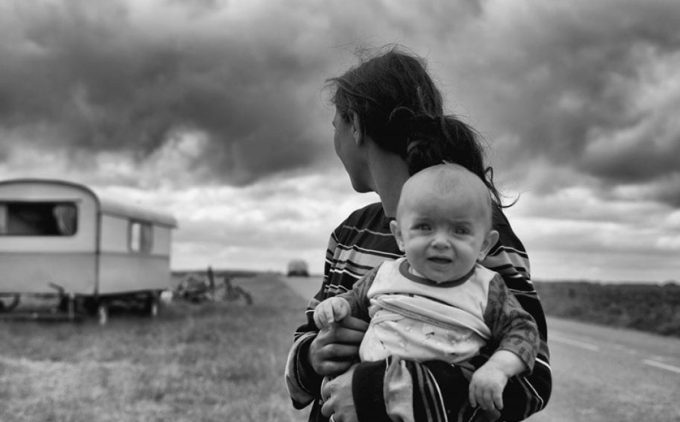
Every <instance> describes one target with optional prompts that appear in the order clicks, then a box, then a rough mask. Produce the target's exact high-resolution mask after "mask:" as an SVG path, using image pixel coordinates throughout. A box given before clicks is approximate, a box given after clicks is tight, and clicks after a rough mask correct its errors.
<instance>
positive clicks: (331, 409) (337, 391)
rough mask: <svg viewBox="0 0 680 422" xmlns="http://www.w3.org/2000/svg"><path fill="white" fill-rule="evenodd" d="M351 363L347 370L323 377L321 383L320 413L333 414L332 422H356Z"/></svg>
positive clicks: (327, 415)
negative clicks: (330, 376) (334, 375)
mask: <svg viewBox="0 0 680 422" xmlns="http://www.w3.org/2000/svg"><path fill="white" fill-rule="evenodd" d="M355 367H356V364H354V365H352V366H351V367H350V368H349V370H347V372H345V373H344V374H342V375H338V376H337V377H335V378H332V379H329V378H325V379H324V382H323V384H321V397H323V398H324V402H323V406H321V414H322V415H324V416H326V417H330V416H331V415H332V416H333V419H332V420H333V421H334V422H358V420H359V418H358V417H357V411H356V408H355V407H354V398H353V396H352V377H353V376H354V368H355Z"/></svg>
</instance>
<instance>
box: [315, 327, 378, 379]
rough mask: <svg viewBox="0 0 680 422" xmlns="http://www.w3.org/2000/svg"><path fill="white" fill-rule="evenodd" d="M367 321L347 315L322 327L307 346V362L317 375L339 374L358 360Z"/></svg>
mask: <svg viewBox="0 0 680 422" xmlns="http://www.w3.org/2000/svg"><path fill="white" fill-rule="evenodd" d="M367 328H368V323H367V322H366V321H362V320H360V319H358V318H355V317H351V316H348V317H346V318H344V319H343V320H342V321H340V322H338V323H333V324H329V325H328V326H327V327H324V328H322V329H321V330H320V331H319V334H318V335H317V336H316V338H315V339H314V340H313V341H312V343H311V344H310V346H309V362H310V363H311V365H312V368H314V371H316V373H317V374H319V375H324V376H334V375H339V374H342V373H343V372H345V371H346V370H347V369H349V367H350V366H352V364H353V363H355V362H357V361H358V360H359V344H360V343H361V339H362V338H364V333H365V332H366V329H367Z"/></svg>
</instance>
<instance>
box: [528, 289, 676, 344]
mask: <svg viewBox="0 0 680 422" xmlns="http://www.w3.org/2000/svg"><path fill="white" fill-rule="evenodd" d="M534 284H535V286H536V290H537V291H538V294H539V295H540V297H541V302H542V303H543V307H544V309H545V312H546V314H547V315H551V316H556V317H562V318H570V319H575V320H579V321H584V322H594V323H598V324H603V325H610V326H615V327H624V328H633V329H637V330H641V331H647V332H651V333H656V334H662V335H666V336H674V337H680V285H678V284H673V283H666V284H663V285H656V284H599V283H591V282H553V281H550V282H534Z"/></svg>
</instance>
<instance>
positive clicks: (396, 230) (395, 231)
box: [390, 220, 404, 252]
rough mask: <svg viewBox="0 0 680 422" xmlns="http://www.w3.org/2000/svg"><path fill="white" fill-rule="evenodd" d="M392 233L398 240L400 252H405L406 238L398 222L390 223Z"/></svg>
mask: <svg viewBox="0 0 680 422" xmlns="http://www.w3.org/2000/svg"><path fill="white" fill-rule="evenodd" d="M390 231H391V232H392V236H394V238H395V239H396V240H397V246H399V250H400V251H402V252H404V238H403V236H402V233H401V228H399V223H397V220H392V221H390Z"/></svg>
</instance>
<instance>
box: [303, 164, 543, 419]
mask: <svg viewBox="0 0 680 422" xmlns="http://www.w3.org/2000/svg"><path fill="white" fill-rule="evenodd" d="M493 206H494V205H493V202H492V199H491V195H490V193H489V191H488V189H487V187H486V185H485V184H484V182H483V181H482V180H481V179H480V178H479V177H477V176H476V175H475V174H473V173H472V172H470V171H468V170H467V169H465V168H464V167H462V166H459V165H456V164H441V165H437V166H433V167H429V168H427V169H425V170H422V171H420V172H418V173H416V174H415V175H413V176H412V177H411V178H410V179H409V180H408V181H407V182H406V183H405V184H404V187H403V188H402V192H401V196H400V199H399V204H398V208H397V216H396V220H395V221H392V222H391V223H390V228H391V231H392V233H393V234H394V237H395V239H396V241H397V244H398V246H399V249H400V250H401V251H402V252H404V253H405V257H403V258H399V259H397V260H396V261H385V262H383V263H382V264H381V265H380V266H378V267H376V268H375V269H374V270H373V271H371V272H370V273H368V274H367V275H366V276H365V277H364V278H362V279H361V280H359V281H358V282H357V283H356V284H355V285H354V287H353V288H352V290H350V291H349V292H347V293H344V294H341V295H338V296H335V297H332V298H329V299H326V300H324V301H323V302H321V303H320V304H319V305H318V306H317V307H316V309H315V311H314V321H315V323H316V325H317V326H318V327H319V328H322V327H324V326H326V325H328V324H331V323H334V322H337V321H340V320H342V319H343V318H345V317H346V316H348V315H353V316H356V317H360V318H363V319H366V320H369V319H370V324H369V328H368V330H367V331H366V334H365V336H364V338H363V340H362V342H361V345H360V348H359V357H360V359H361V360H362V361H378V360H382V359H385V358H386V357H388V356H395V357H400V358H404V359H409V360H416V361H429V360H439V361H446V362H449V363H451V364H456V365H460V364H464V363H465V362H466V361H467V360H468V359H470V358H471V357H473V356H475V355H477V354H478V353H479V350H480V349H481V348H482V347H483V346H485V345H486V344H487V343H489V344H491V345H493V346H494V353H493V355H492V356H491V357H490V358H489V360H488V361H487V362H486V363H484V364H483V365H482V366H481V367H479V369H477V370H476V371H475V372H474V373H473V374H472V377H471V379H470V387H469V401H470V404H471V405H472V406H473V407H476V406H479V407H482V408H483V409H485V410H493V409H499V410H500V409H502V408H503V400H502V395H503V389H504V387H505V385H506V383H507V381H508V378H510V377H512V376H515V375H518V374H520V373H523V372H525V371H531V370H532V369H533V365H534V361H535V359H536V352H537V349H538V343H539V336H538V330H537V327H536V324H535V322H534V320H533V318H532V317H531V316H530V315H529V314H528V313H527V312H526V311H524V310H523V309H522V307H521V306H520V304H519V302H517V299H516V298H515V297H514V296H513V295H512V294H511V293H510V292H509V291H508V290H507V287H506V286H505V283H504V282H503V279H502V277H501V276H500V275H499V274H497V273H495V272H493V271H491V270H489V269H487V268H485V267H483V266H481V265H480V264H479V263H478V262H480V261H481V260H482V259H484V257H485V256H486V254H487V253H488V252H489V250H490V249H491V248H492V247H493V246H494V245H495V244H496V242H497V240H498V232H496V231H495V230H492V229H491V219H492V213H493ZM386 377H387V375H386ZM389 382H390V380H389V379H387V378H386V379H385V383H386V385H387V383H389ZM386 391H387V389H386Z"/></svg>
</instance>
